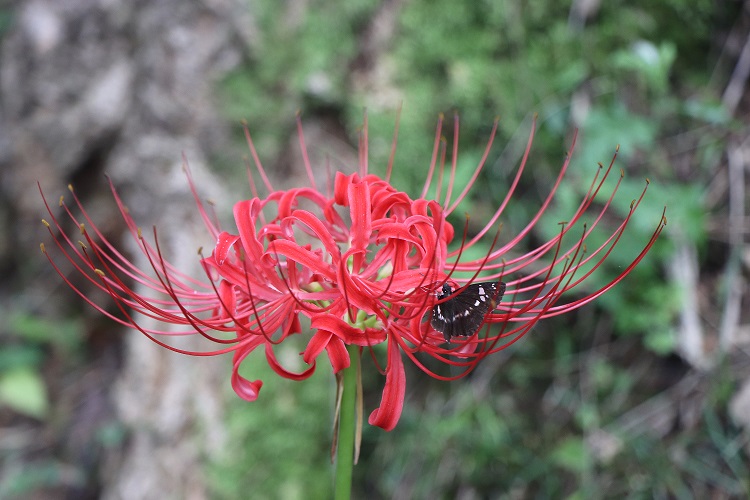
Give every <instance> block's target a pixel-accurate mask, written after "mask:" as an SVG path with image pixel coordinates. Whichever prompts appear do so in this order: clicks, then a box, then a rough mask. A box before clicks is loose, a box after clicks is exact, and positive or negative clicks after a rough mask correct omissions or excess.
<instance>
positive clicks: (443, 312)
mask: <svg viewBox="0 0 750 500" xmlns="http://www.w3.org/2000/svg"><path fill="white" fill-rule="evenodd" d="M451 293H452V291H451V288H450V286H448V284H447V283H446V284H444V285H443V289H442V291H441V292H440V293H439V294H438V300H440V299H444V298H445V297H448V296H450V294H451ZM504 293H505V283H503V282H502V281H487V282H482V283H472V284H470V285H469V286H467V287H466V288H465V289H464V290H463V291H462V292H461V293H460V294H458V295H456V296H455V297H453V298H452V299H450V300H447V301H445V302H443V303H440V304H436V305H435V307H434V308H433V310H432V321H431V324H432V327H433V328H434V329H435V330H437V331H439V332H441V333H442V334H443V336H444V337H445V341H446V342H450V339H451V338H452V337H455V336H464V337H468V336H471V335H474V333H475V332H476V331H477V330H479V328H480V327H481V326H482V323H484V320H485V317H486V316H487V313H488V312H489V311H492V310H493V309H495V307H497V303H498V302H500V299H501V298H502V296H503V294H504Z"/></svg>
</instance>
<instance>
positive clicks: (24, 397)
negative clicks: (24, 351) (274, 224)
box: [0, 368, 49, 419]
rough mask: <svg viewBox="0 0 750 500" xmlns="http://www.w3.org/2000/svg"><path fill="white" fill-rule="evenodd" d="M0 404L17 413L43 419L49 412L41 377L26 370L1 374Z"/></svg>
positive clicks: (45, 390)
mask: <svg viewBox="0 0 750 500" xmlns="http://www.w3.org/2000/svg"><path fill="white" fill-rule="evenodd" d="M0 404H3V405H6V406H8V407H10V408H12V409H13V410H15V411H17V412H18V413H22V414H24V415H27V416H30V417H35V418H38V419H43V418H44V417H45V416H46V415H47V412H48V410H49V400H48V398H47V387H46V386H45V384H44V380H42V377H41V375H40V374H39V373H38V372H36V371H34V370H30V369H28V368H18V369H15V370H12V371H9V372H6V373H4V374H2V375H1V376H0Z"/></svg>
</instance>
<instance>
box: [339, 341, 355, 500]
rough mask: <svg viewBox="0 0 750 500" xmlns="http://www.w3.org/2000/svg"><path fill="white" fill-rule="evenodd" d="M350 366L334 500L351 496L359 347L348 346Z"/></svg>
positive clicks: (340, 417) (346, 384) (340, 421)
mask: <svg viewBox="0 0 750 500" xmlns="http://www.w3.org/2000/svg"><path fill="white" fill-rule="evenodd" d="M346 349H347V351H349V359H350V360H351V364H350V365H349V368H346V369H344V370H342V371H343V372H344V393H343V395H342V397H341V414H340V416H339V437H338V449H337V450H336V482H335V488H336V492H335V495H334V498H335V500H348V499H349V498H351V495H352V471H353V470H354V433H355V429H356V423H355V422H356V414H355V405H356V395H357V370H358V365H359V347H357V346H355V345H350V346H347V347H346Z"/></svg>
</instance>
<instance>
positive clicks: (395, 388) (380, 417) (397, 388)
mask: <svg viewBox="0 0 750 500" xmlns="http://www.w3.org/2000/svg"><path fill="white" fill-rule="evenodd" d="M405 393H406V372H405V371H404V363H403V361H402V359H401V350H400V349H399V347H398V342H396V340H395V339H393V338H390V339H389V340H388V367H387V368H386V370H385V387H384V388H383V398H382V399H381V401H380V407H379V408H376V409H375V410H373V412H372V413H371V414H370V418H369V419H368V420H367V421H368V422H369V423H370V425H376V426H378V427H380V428H382V429H384V430H386V431H390V430H393V428H394V427H396V424H397V423H398V419H399V418H401V411H402V410H403V409H404V394H405Z"/></svg>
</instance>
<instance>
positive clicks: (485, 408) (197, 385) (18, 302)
mask: <svg viewBox="0 0 750 500" xmlns="http://www.w3.org/2000/svg"><path fill="white" fill-rule="evenodd" d="M748 76H750V2H744V1H740V0H636V1H627V2H626V1H624V0H573V1H570V0H567V1H557V0H541V1H536V2H516V1H512V0H497V1H489V0H488V1H479V2H476V1H470V0H437V1H432V2H427V1H409V0H386V1H376V0H355V1H350V2H332V1H322V0H319V1H316V0H287V1H282V2H277V1H272V0H159V1H158V2H149V1H145V0H144V1H132V0H65V1H64V2H62V1H59V0H25V1H7V0H6V1H3V2H0V227H2V230H1V231H0V276H1V277H2V280H1V281H0V317H2V321H0V497H2V498H42V499H45V498H50V499H56V498H127V499H136V498H144V499H148V498H159V497H162V496H163V494H165V493H166V494H167V495H168V496H169V497H171V498H191V499H202V498H219V499H221V498H226V499H232V498H248V497H252V498H285V499H294V498H325V497H327V496H329V495H330V493H331V491H332V480H331V477H332V473H331V466H330V462H329V450H330V444H331V433H332V431H331V426H332V419H333V394H334V380H333V377H332V375H331V372H330V367H328V368H327V367H325V366H324V363H320V364H319V366H318V370H317V372H316V373H315V375H314V376H312V377H311V378H310V379H308V380H306V381H304V382H292V381H288V380H282V379H280V378H279V377H278V376H275V375H274V374H273V373H272V372H271V371H270V370H269V369H268V368H267V366H266V363H265V360H264V359H263V357H262V356H261V357H251V358H250V359H249V360H248V361H247V362H246V366H245V368H246V371H245V372H243V373H246V374H247V376H248V377H253V378H262V379H263V380H264V382H265V385H264V387H263V390H262V391H261V396H260V398H259V400H258V401H257V402H255V403H252V404H250V403H246V402H244V401H242V400H240V399H239V398H238V397H237V396H235V395H234V393H233V392H232V390H231V388H230V384H229V374H230V370H231V359H230V358H229V357H223V358H222V357H219V358H206V359H204V358H190V357H187V356H180V355H177V354H174V353H172V352H168V351H166V350H164V349H161V348H159V347H157V346H156V345H154V344H153V343H151V342H150V341H148V340H147V339H145V338H144V337H143V336H141V335H140V334H139V333H137V332H134V331H123V330H122V329H121V328H119V327H117V326H116V324H114V323H113V322H112V321H110V320H107V319H106V318H104V317H103V316H102V315H101V314H99V313H97V312H95V311H93V310H92V309H91V308H90V307H88V306H86V305H85V304H84V302H83V301H82V300H81V299H80V298H78V297H77V296H76V295H75V294H74V293H72V292H71V291H70V290H69V289H68V288H67V287H66V286H65V285H64V283H63V281H62V279H61V278H60V277H58V276H57V275H56V274H55V273H54V271H53V269H52V268H51V266H50V265H49V264H48V262H47V260H46V259H45V258H44V256H43V255H42V254H41V253H40V252H39V250H38V247H39V243H40V242H45V243H46V244H47V245H48V246H50V245H51V238H50V237H49V234H48V233H46V230H45V228H44V227H43V226H42V225H41V224H40V222H39V219H40V218H41V217H46V216H47V215H46V214H45V212H44V206H43V204H42V201H41V197H40V196H39V191H38V188H37V184H36V183H37V181H39V182H40V183H41V187H42V189H43V190H44V192H45V194H46V195H47V197H48V198H49V199H50V200H52V201H53V202H56V201H57V199H58V197H59V196H60V195H67V196H68V198H69V193H68V192H67V189H66V186H67V185H68V184H69V183H72V184H73V185H74V186H75V188H76V192H77V193H78V195H79V197H80V198H81V199H82V200H83V201H84V203H85V205H86V207H87V209H88V211H89V212H90V214H91V215H92V217H93V218H94V219H95V221H96V222H97V224H98V225H99V227H100V228H101V230H102V231H103V232H104V234H106V235H107V236H108V237H109V238H111V239H112V240H113V241H115V242H121V244H122V248H123V249H124V251H126V252H132V250H133V248H134V247H133V245H132V243H131V242H129V240H128V239H127V238H126V237H125V236H124V235H125V229H126V228H125V227H124V224H123V223H122V221H121V220H120V218H119V217H118V214H117V211H116V206H115V204H114V201H113V199H112V196H111V193H110V192H109V190H108V185H107V182H106V177H105V174H107V175H109V176H110V177H111V178H112V179H113V181H114V183H115V184H116V185H117V187H118V190H119V192H120V193H121V195H122V196H123V198H124V199H125V201H126V203H127V204H128V205H129V206H130V208H131V211H132V213H133V216H134V217H135V219H136V220H137V221H138V223H139V224H140V225H141V226H142V227H144V228H150V227H151V226H152V225H155V226H157V227H158V228H159V234H160V240H162V241H163V242H164V248H165V252H166V254H167V255H168V256H169V258H170V260H171V261H172V262H174V263H175V264H176V265H177V266H178V267H179V268H181V269H185V270H189V269H196V267H195V266H197V255H196V250H197V248H198V247H199V246H201V245H203V246H204V247H205V248H210V246H211V242H210V241H206V235H205V234H204V232H203V231H202V226H201V222H200V220H199V218H198V213H197V211H196V210H195V208H194V205H193V201H192V198H191V197H190V194H189V191H188V189H187V183H186V182H185V180H184V176H183V175H182V172H181V166H182V161H183V160H182V158H183V155H184V156H185V158H187V160H188V161H189V163H190V166H191V169H192V170H193V173H194V175H195V177H196V180H197V184H198V187H199V189H200V191H201V194H202V195H204V196H206V197H210V198H212V199H214V200H216V210H217V212H218V213H219V214H220V215H221V216H222V217H223V219H224V220H226V221H229V220H230V218H229V215H230V214H231V205H232V202H233V201H235V200H240V199H243V198H247V197H249V196H250V194H249V193H250V191H249V189H248V188H246V187H243V186H246V174H245V166H244V159H243V158H244V157H245V156H247V154H248V151H247V146H246V145H245V144H244V142H243V139H242V129H241V126H240V125H239V122H240V120H241V119H247V120H248V122H249V128H250V131H251V133H252V134H253V138H254V140H255V143H256V146H257V149H258V151H259V155H260V157H261V159H262V161H263V162H264V165H265V167H266V168H267V169H268V170H269V171H270V172H271V173H272V175H273V177H274V178H275V179H276V180H277V185H278V186H289V185H304V184H306V182H307V181H306V178H305V177H304V173H303V170H302V168H301V166H300V155H299V147H298V143H297V136H296V124H295V113H296V112H297V111H299V112H300V113H301V115H302V120H303V123H304V130H305V135H306V140H307V144H308V146H309V148H310V150H311V153H312V154H313V157H314V161H315V162H316V165H317V167H318V168H324V161H323V160H321V159H325V158H333V159H335V161H334V162H333V164H334V165H344V166H345V167H343V168H349V169H350V170H353V168H354V167H353V165H354V164H355V161H356V144H357V134H358V131H359V129H360V126H361V124H362V118H363V110H364V109H367V113H368V118H369V123H370V137H371V144H370V154H371V156H370V169H371V171H372V172H374V173H379V174H381V175H383V174H384V173H385V165H386V163H387V158H388V154H389V151H390V141H391V137H392V133H393V127H394V123H395V120H396V116H397V110H398V108H399V106H402V112H401V115H400V116H401V125H400V132H399V142H398V152H397V156H396V162H395V167H394V176H393V183H394V185H396V186H398V188H399V189H401V190H403V191H407V192H409V193H411V194H412V195H413V196H417V195H418V194H419V189H420V188H421V183H422V182H423V179H424V175H425V171H426V168H427V165H428V164H429V161H430V155H431V148H432V143H433V137H434V127H435V123H436V120H437V117H438V114H439V113H445V114H446V116H447V117H449V118H450V117H452V116H453V114H454V113H457V114H458V115H459V116H460V120H461V138H460V147H459V151H460V156H459V169H464V170H463V171H464V172H466V171H471V169H472V168H473V166H474V165H476V162H477V161H478V159H479V158H480V157H481V153H482V151H483V148H484V146H485V144H486V141H487V139H488V133H489V131H490V129H491V126H492V122H493V120H494V118H495V117H496V116H499V117H500V125H499V136H498V138H497V139H496V141H495V147H494V148H493V150H492V153H491V156H490V162H489V165H490V168H488V169H487V171H486V173H485V177H484V178H483V179H482V182H481V183H480V185H479V186H478V189H476V190H475V191H474V196H473V198H472V199H470V200H468V201H467V203H466V204H465V210H459V212H461V213H463V211H466V212H470V213H471V214H472V217H473V218H477V220H479V219H480V218H481V216H482V214H491V213H492V212H493V211H494V209H495V207H496V206H497V204H498V202H499V200H502V198H503V196H504V195H505V193H506V191H507V188H508V184H509V182H510V180H511V179H512V176H513V174H514V173H515V169H516V168H517V166H518V162H519V160H520V157H521V153H522V151H523V147H524V146H525V141H526V138H527V136H528V134H529V132H530V130H531V118H532V116H533V115H534V114H538V125H537V135H536V139H535V142H534V146H533V153H532V156H531V159H530V163H529V168H528V171H527V175H525V177H524V180H523V182H522V185H521V186H520V188H519V190H520V191H519V192H520V194H521V195H522V196H521V197H519V198H516V199H515V204H514V205H513V206H512V207H509V209H508V211H507V214H506V215H505V219H504V220H503V223H504V231H506V233H505V234H513V232H514V231H516V230H518V229H519V228H521V227H523V225H524V224H525V223H526V222H527V221H528V220H529V218H530V217H531V215H532V214H534V213H535V211H536V210H537V209H538V207H539V205H540V202H541V200H543V199H544V196H545V195H546V193H548V192H549V189H550V187H551V186H552V184H553V183H554V179H555V176H556V174H557V172H558V171H559V168H560V166H561V164H562V160H563V157H564V153H565V151H567V149H568V148H569V146H570V141H571V137H572V134H573V131H574V130H576V129H578V130H579V136H578V143H577V148H576V152H575V155H574V157H573V162H572V165H571V168H570V171H569V174H568V176H567V177H566V180H565V181H564V183H563V186H562V187H561V188H560V197H559V198H558V200H557V202H556V204H555V205H554V206H553V207H552V208H551V209H550V210H549V211H548V213H547V216H546V217H545V218H544V220H543V221H542V223H540V224H539V225H538V227H537V228H536V233H535V235H536V237H537V238H538V240H539V241H544V239H546V238H547V237H548V236H549V234H553V232H554V231H557V230H558V229H557V225H556V224H557V223H558V222H559V221H560V220H565V218H566V217H567V216H566V215H565V214H569V213H572V211H573V210H574V208H575V206H576V204H577V202H578V200H580V198H581V196H583V194H584V193H585V191H586V189H587V188H588V186H589V183H590V179H591V178H592V176H593V174H594V173H595V172H596V168H597V167H596V164H597V162H602V163H604V164H608V163H609V161H610V159H611V157H612V154H613V152H614V150H615V147H616V146H617V145H618V144H619V145H620V153H619V156H618V159H617V164H616V168H622V169H623V170H624V171H625V179H624V180H623V185H622V188H621V189H622V193H623V194H622V196H621V197H619V198H618V199H617V200H618V201H617V203H616V204H615V205H614V206H613V208H612V212H613V214H614V215H619V216H624V215H625V214H626V213H627V209H628V207H629V204H630V200H631V199H632V198H635V197H636V196H637V194H638V193H639V192H640V190H641V189H642V188H643V186H644V184H645V179H646V178H649V179H650V181H651V185H650V187H649V191H648V194H647V197H646V199H645V200H644V202H643V204H642V205H641V208H640V209H639V211H638V213H637V215H636V217H635V219H634V221H633V222H632V224H631V226H630V229H629V231H628V232H627V233H626V236H625V237H624V238H623V240H622V241H621V242H620V244H619V245H618V252H617V253H615V254H613V256H612V257H611V258H610V260H609V267H607V268H605V269H603V270H602V272H601V273H600V275H599V276H598V277H594V278H593V279H592V281H591V283H590V284H589V287H590V289H589V290H594V289H596V288H595V287H596V286H597V283H602V282H604V281H605V280H607V279H611V277H612V276H614V275H616V274H617V273H618V272H621V270H622V267H623V266H624V265H627V263H628V262H629V261H630V260H632V258H633V257H634V255H636V254H637V252H638V251H640V249H641V248H642V247H643V246H644V245H645V243H646V241H647V239H648V237H649V235H650V233H651V232H652V231H653V229H654V228H655V226H656V225H657V224H658V222H659V219H660V217H661V212H662V208H663V206H664V205H667V206H668V212H667V216H668V219H669V224H668V225H667V228H666V230H665V232H664V233H663V235H662V237H661V238H660V240H659V241H658V242H657V244H656V246H655V247H654V248H653V249H652V251H651V253H650V254H649V256H648V258H647V259H646V260H644V262H643V263H642V264H641V265H640V266H639V267H638V268H637V269H636V270H635V271H634V272H633V273H632V274H631V275H630V276H629V277H628V278H627V279H626V280H624V281H623V282H622V283H620V284H619V285H618V286H617V287H615V289H613V290H612V291H610V292H609V293H608V294H606V295H605V296H604V297H602V298H601V299H600V300H598V301H596V302H595V303H592V304H590V305H587V306H586V307H584V308H582V309H580V310H579V311H577V312H576V313H573V314H568V315H566V316H564V317H561V318H558V319H554V320H546V321H543V322H541V323H540V324H538V325H537V326H536V327H535V328H534V330H533V331H532V332H531V333H530V334H529V335H527V336H526V337H525V338H524V339H523V340H522V341H520V342H518V343H516V344H515V345H513V346H512V347H511V348H510V349H507V350H505V351H503V352H502V353H500V354H498V355H495V356H493V357H490V358H488V359H486V360H484V362H483V363H482V364H481V365H480V366H479V368H478V369H477V370H476V371H475V372H474V373H472V375H471V376H470V377H468V378H464V379H461V380H459V381H455V382H450V383H445V382H440V381H437V380H434V379H432V378H430V377H428V376H426V375H424V374H423V373H422V372H420V371H419V370H418V369H417V368H415V367H414V366H413V365H412V364H410V363H406V365H407V394H406V404H405V408H404V413H403V416H402V417H401V421H400V423H399V425H398V426H397V427H396V429H395V430H393V431H392V432H389V433H386V432H383V431H382V430H380V429H378V428H372V427H369V426H367V425H365V429H364V436H363V440H364V441H363V446H362V456H361V458H360V464H359V465H358V466H357V467H356V468H355V477H354V485H355V486H354V488H355V489H354V494H355V497H357V498H463V499H474V498H562V497H567V498H592V497H629V496H632V497H638V498H643V497H645V498H649V497H652V498H715V499H722V498H744V497H747V496H748V495H750V472H748V462H749V455H748V453H750V357H749V351H748V349H749V348H750V323H749V321H750V315H748V287H747V277H748V270H749V268H750V250H749V249H748V245H747V242H748V234H749V233H750V219H749V218H748V209H747V205H748V203H747V200H748V195H747V186H748V181H747V178H748V175H749V174H750V172H748V158H750V143H749V142H748V138H749V137H750V134H748V121H749V114H748V110H749V109H750V95H748V85H747V80H748ZM449 137H450V136H449ZM451 140H452V139H450V138H449V143H450V141H451ZM346 166H348V167H346ZM55 206H56V205H55ZM616 221H617V217H612V219H611V220H607V221H605V222H607V223H609V224H611V226H610V227H611V228H612V229H613V228H614V227H616V226H615V225H614V224H615V223H616ZM228 227H229V226H228ZM459 227H462V226H461V223H460V222H459ZM73 229H74V230H75V228H73ZM133 255H134V256H135V254H133ZM64 272H71V274H70V275H71V277H73V279H75V275H74V273H72V271H71V270H70V269H68V268H64ZM597 280H598V281H597ZM77 283H78V284H83V283H81V282H80V281H77ZM585 291H586V290H582V292H585ZM92 293H93V292H92ZM113 311H114V309H113ZM301 345H304V344H301ZM194 347H196V348H201V347H205V346H201V345H200V344H199V343H197V344H196V345H195V346H194ZM209 348H210V346H209ZM296 355H297V352H289V357H290V358H295V357H296ZM291 362H292V363H293V362H294V361H291ZM368 368H372V366H368V365H365V372H364V387H365V407H366V411H367V412H369V411H371V410H372V409H373V408H374V407H375V406H376V405H377V402H378V401H379V397H380V390H381V388H382V383H383V378H382V377H381V376H380V375H378V374H377V372H376V371H375V370H374V369H369V370H368Z"/></svg>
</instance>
